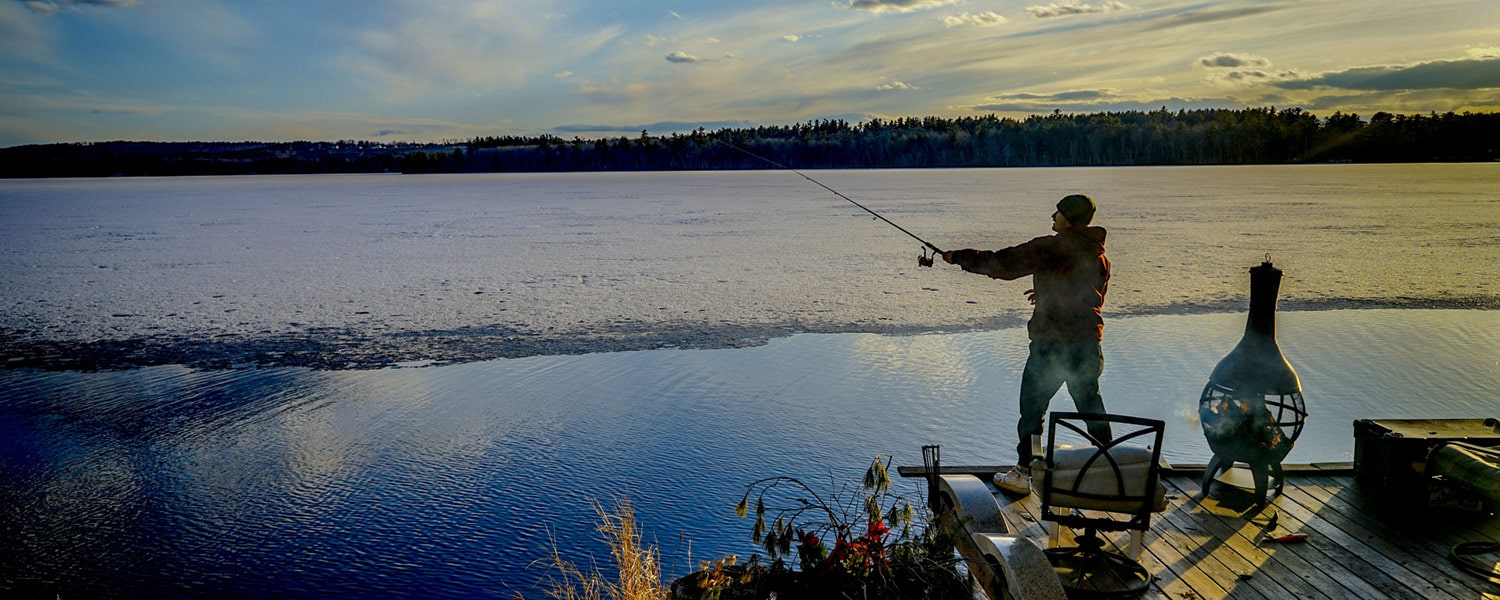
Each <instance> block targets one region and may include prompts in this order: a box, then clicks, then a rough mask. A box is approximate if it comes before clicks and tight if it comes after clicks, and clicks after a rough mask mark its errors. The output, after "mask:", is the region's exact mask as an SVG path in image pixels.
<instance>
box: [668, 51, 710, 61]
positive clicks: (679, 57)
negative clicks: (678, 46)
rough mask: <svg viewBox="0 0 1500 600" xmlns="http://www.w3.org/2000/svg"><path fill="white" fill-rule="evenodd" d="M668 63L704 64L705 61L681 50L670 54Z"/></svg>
mask: <svg viewBox="0 0 1500 600" xmlns="http://www.w3.org/2000/svg"><path fill="white" fill-rule="evenodd" d="M667 62H674V63H695V62H703V59H701V58H698V57H696V56H693V55H691V54H688V53H686V52H683V51H681V50H678V51H676V52H668V53H667Z"/></svg>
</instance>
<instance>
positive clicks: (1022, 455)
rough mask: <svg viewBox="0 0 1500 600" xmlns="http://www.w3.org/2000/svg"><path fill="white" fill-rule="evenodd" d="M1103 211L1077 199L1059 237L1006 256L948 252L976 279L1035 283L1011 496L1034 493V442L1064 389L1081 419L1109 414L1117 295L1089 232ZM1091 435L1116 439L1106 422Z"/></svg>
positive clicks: (1062, 206) (1056, 222)
mask: <svg viewBox="0 0 1500 600" xmlns="http://www.w3.org/2000/svg"><path fill="white" fill-rule="evenodd" d="M1095 208H1096V206H1095V204H1094V200H1093V199H1092V198H1089V197H1088V196H1085V195H1083V194H1072V195H1069V196H1066V197H1064V198H1063V199H1062V200H1061V201H1059V202H1058V203H1057V211H1056V212H1054V213H1052V231H1054V232H1056V233H1055V234H1054V235H1049V236H1044V237H1039V238H1036V239H1033V240H1031V241H1029V242H1026V243H1023V244H1020V245H1016V246H1011V247H1009V248H1005V249H1003V250H974V249H972V248H969V249H964V250H954V251H949V252H943V253H942V256H943V261H944V262H947V263H948V264H952V265H958V266H960V267H962V268H963V269H964V270H965V271H969V272H971V273H979V274H981V275H989V276H990V277H993V278H996V279H1005V280H1011V279H1018V278H1020V277H1024V276H1027V275H1030V276H1031V277H1032V289H1029V290H1026V296H1027V299H1029V300H1030V301H1031V303H1032V304H1033V305H1035V308H1034V309H1032V313H1031V321H1029V322H1028V323H1027V325H1026V330H1027V333H1028V337H1029V338H1030V339H1031V346H1030V355H1029V356H1028V357H1027V358H1026V370H1025V371H1023V372H1022V374H1021V402H1020V405H1021V406H1020V409H1021V419H1020V421H1019V422H1018V423H1017V425H1016V433H1017V434H1019V435H1020V438H1021V440H1020V443H1019V444H1017V446H1016V453H1017V455H1018V457H1017V459H1016V468H1015V469H1012V470H1010V471H1009V472H1004V473H997V474H995V478H994V481H995V485H996V486H997V487H999V488H1000V489H1001V490H1004V491H1006V492H1009V493H1011V494H1016V495H1022V496H1024V495H1026V494H1029V493H1031V459H1032V454H1031V436H1033V435H1041V433H1042V429H1043V421H1044V419H1045V418H1046V413H1047V408H1048V406H1049V405H1050V403H1051V401H1052V396H1053V395H1054V394H1056V393H1057V390H1058V389H1059V388H1061V387H1062V385H1063V384H1067V386H1068V395H1069V396H1072V397H1073V404H1074V406H1076V407H1077V409H1078V412H1082V413H1103V412H1104V398H1103V397H1101V396H1100V395H1099V374H1100V373H1102V372H1103V371H1104V353H1103V351H1102V350H1101V349H1100V347H1099V341H1100V339H1102V337H1103V334H1104V319H1103V317H1102V316H1101V315H1100V312H1099V309H1100V307H1102V306H1103V305H1104V295H1105V294H1106V293H1107V292H1108V291H1109V258H1107V257H1105V256H1104V234H1105V231H1104V228H1103V227H1094V226H1090V225H1089V223H1090V222H1091V221H1093V219H1094V210H1095ZM1089 434H1090V435H1092V436H1094V437H1095V438H1097V439H1098V440H1099V441H1100V442H1101V443H1102V442H1107V441H1109V440H1110V439H1112V436H1111V434H1110V429H1109V424H1108V423H1104V422H1091V423H1089Z"/></svg>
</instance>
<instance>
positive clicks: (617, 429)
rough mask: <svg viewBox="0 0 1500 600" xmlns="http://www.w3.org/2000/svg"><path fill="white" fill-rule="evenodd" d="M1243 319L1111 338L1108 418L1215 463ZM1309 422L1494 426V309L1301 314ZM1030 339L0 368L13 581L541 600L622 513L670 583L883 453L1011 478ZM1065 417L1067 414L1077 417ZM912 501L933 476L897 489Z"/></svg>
mask: <svg viewBox="0 0 1500 600" xmlns="http://www.w3.org/2000/svg"><path fill="white" fill-rule="evenodd" d="M1242 326H1243V317H1242V316H1240V315H1233V314H1226V315H1187V316H1169V317H1140V318H1129V319H1126V318H1116V319H1112V320H1111V321H1110V323H1109V329H1108V330H1107V332H1106V336H1105V353H1106V361H1107V365H1106V369H1105V375H1104V378H1103V379H1102V381H1101V385H1102V387H1103V390H1104V394H1105V399H1106V402H1107V403H1108V405H1109V407H1110V408H1111V410H1113V411H1115V412H1119V413H1127V414H1137V415H1140V416H1146V417H1152V418H1161V419H1165V420H1166V421H1167V422H1168V432H1167V433H1168V437H1167V443H1166V456H1167V458H1168V459H1169V460H1172V461H1175V462H1203V461H1204V460H1206V458H1207V456H1208V452H1207V449H1206V447H1204V444H1203V439H1202V436H1201V433H1200V431H1199V428H1198V426H1197V423H1196V420H1195V418H1196V414H1195V410H1196V399H1197V396H1198V393H1199V391H1201V390H1200V388H1201V385H1202V383H1203V381H1204V378H1205V377H1206V376H1207V373H1208V372H1209V371H1211V370H1212V368H1213V364H1214V363H1215V362H1216V361H1217V360H1218V358H1219V357H1221V356H1222V355H1223V354H1224V352H1226V351H1227V349H1228V348H1230V347H1232V346H1233V344H1234V343H1235V342H1236V341H1237V340H1238V338H1239V335H1240V333H1241V328H1242ZM1279 331H1280V333H1281V346H1282V348H1283V350H1284V351H1285V352H1286V353H1287V355H1288V358H1289V359H1290V360H1293V361H1294V362H1295V363H1296V364H1297V365H1298V368H1299V372H1300V374H1301V375H1302V377H1303V384H1304V388H1305V390H1306V392H1307V396H1308V399H1309V400H1308V402H1309V409H1310V411H1311V412H1312V418H1311V419H1310V420H1309V423H1308V430H1307V432H1306V433H1305V434H1304V436H1303V439H1302V440H1299V442H1298V446H1297V448H1296V449H1295V450H1294V451H1293V453H1292V456H1291V457H1289V459H1288V460H1289V461H1291V462H1311V461H1328V460H1348V459H1349V455H1350V452H1351V451H1352V429H1351V425H1350V424H1351V422H1352V420H1353V419H1355V418H1366V417H1385V418H1400V417H1473V416H1493V415H1489V414H1488V413H1491V412H1493V410H1494V405H1493V400H1492V399H1491V398H1492V396H1493V394H1492V393H1488V394H1481V396H1482V397H1481V398H1477V399H1476V396H1475V394H1474V392H1475V391H1476V390H1481V391H1493V390H1495V389H1500V385H1497V383H1500V382H1497V378H1500V376H1497V365H1500V350H1497V348H1500V346H1497V343H1496V332H1497V331H1500V313H1493V312H1484V311H1417V310H1406V311H1357V312H1325V313H1296V312H1291V313H1288V312H1283V313H1282V314H1281V327H1280V328H1279ZM1024 336H1025V333H1024V331H1023V330H1020V329H1013V330H1002V331H993V332H975V333H970V334H957V335H920V336H912V337H882V336H874V335H830V336H796V337H792V338H787V339H779V340H775V341H773V342H772V343H771V344H769V345H767V346H763V347H756V348H744V349H735V350H712V351H685V350H661V351H650V352H630V353H616V354H597V355H584V356H560V357H534V358H526V359H516V360H502V361H493V362H486V363H473V364H464V365H455V366H446V367H432V368H421V369H393V370H382V371H334V372H325V371H306V370H299V369H270V370H248V371H216V372H195V371H190V370H187V369H183V368H178V367H155V368H148V369H139V370H134V371H122V372H109V373H88V374H80V373H43V372H32V371H8V372H3V373H0V389H5V390H8V391H7V392H5V393H4V396H3V401H0V534H4V535H5V536H6V537H7V539H8V540H11V542H10V544H9V546H10V551H8V552H6V553H3V556H0V573H4V574H6V575H5V578H6V579H5V580H4V581H0V583H4V584H7V585H8V584H11V583H13V582H14V581H15V579H16V578H34V579H40V580H44V581H49V582H54V583H55V584H56V587H57V589H58V591H61V592H62V593H63V596H64V597H92V596H110V595H113V596H153V597H187V596H195V597H196V596H224V597H250V596H265V595H267V594H271V593H272V592H275V593H276V595H282V596H290V597H310V596H327V595H364V594H371V593H378V594H380V595H384V596H394V597H403V596H411V597H416V596H420V597H443V596H468V595H506V594H511V593H515V592H523V593H527V594H529V595H531V596H536V595H537V594H536V593H535V590H532V589H531V587H530V586H531V585H533V584H534V583H535V582H536V581H538V580H539V578H540V576H541V574H542V573H541V572H540V571H538V570H537V569H536V568H533V567H532V566H531V564H532V561H534V560H536V559H537V558H539V557H542V556H544V555H546V553H547V551H548V548H549V547H550V544H551V541H550V540H551V539H553V538H555V539H556V542H557V544H558V545H559V546H560V547H561V548H563V549H564V550H565V551H568V552H570V553H577V554H575V556H577V557H578V558H579V560H582V561H585V562H587V560H588V559H586V558H585V555H592V556H596V557H604V556H607V551H606V549H605V548H604V547H603V546H602V543H601V542H599V541H598V540H597V539H596V538H595V537H594V535H593V531H592V530H593V525H594V521H595V514H594V508H593V502H594V501H595V500H598V501H602V502H604V503H606V504H608V503H609V502H610V501H611V500H612V499H614V498H617V497H620V496H624V495H628V496H629V497H630V499H631V500H632V501H633V503H634V504H635V505H636V508H637V512H638V514H639V515H640V517H641V518H642V521H643V524H644V525H645V527H646V530H647V531H646V533H647V536H648V539H652V540H654V541H655V542H656V543H657V544H658V545H659V546H660V548H661V551H662V554H663V559H664V560H665V561H666V562H667V563H668V568H669V570H670V571H673V572H677V573H680V572H682V571H684V570H685V569H687V568H690V567H691V561H690V560H689V557H690V556H691V558H692V559H693V560H697V559H703V558H709V557H712V556H718V555H722V554H725V553H729V552H736V553H740V554H741V555H744V554H748V553H749V552H750V551H751V550H752V548H751V547H750V546H749V543H748V531H749V526H748V525H749V524H748V523H746V522H743V521H740V520H738V519H735V518H734V517H733V515H732V510H731V509H732V505H733V503H734V502H735V501H736V500H737V499H738V496H739V494H740V493H741V492H742V491H743V486H744V485H745V484H746V483H748V482H749V481H751V480H753V479H755V478H758V477H763V476H767V475H776V474H788V475H796V476H800V477H804V478H806V479H808V480H809V481H811V482H814V483H815V484H823V483H827V482H829V480H830V479H837V480H840V481H847V480H852V479H853V478H855V477H857V476H858V474H859V473H861V472H862V469H863V467H864V466H865V464H866V462H867V461H868V460H869V459H870V457H872V456H874V455H875V454H878V453H883V452H885V453H894V454H895V455H896V459H897V462H898V463H901V464H916V463H918V461H920V454H919V451H920V446H921V445H923V444H928V443H941V444H943V446H944V452H943V454H944V459H945V462H948V463H950V464H956V463H971V464H976V463H977V464H1004V463H1005V462H1007V461H1009V460H1012V459H1013V457H1012V456H1010V454H1009V453H1010V452H1011V450H1010V449H1011V448H1013V447H1014V442H1013V436H1014V435H1015V434H1014V422H1015V395H1016V387H1017V385H1018V382H1019V376H1020V370H1021V366H1022V365H1023V364H1024V362H1025V339H1024ZM1069 405H1070V403H1068V402H1067V401H1066V400H1061V404H1060V406H1063V407H1067V406H1069ZM901 483H902V485H904V486H908V488H909V492H908V493H910V494H912V495H913V496H914V497H915V496H918V495H919V494H920V492H919V491H918V486H917V485H916V484H915V483H914V482H901Z"/></svg>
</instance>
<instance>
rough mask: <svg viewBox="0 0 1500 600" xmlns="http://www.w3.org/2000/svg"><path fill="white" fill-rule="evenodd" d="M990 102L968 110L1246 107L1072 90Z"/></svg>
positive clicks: (1223, 102) (1230, 100)
mask: <svg viewBox="0 0 1500 600" xmlns="http://www.w3.org/2000/svg"><path fill="white" fill-rule="evenodd" d="M986 100H987V102H985V103H983V104H979V105H975V106H970V107H968V108H969V109H970V110H973V111H975V112H999V113H1028V114H1033V115H1035V114H1046V113H1051V112H1053V111H1062V112H1067V113H1092V112H1121V111H1142V112H1149V111H1154V110H1160V109H1162V108H1163V107H1171V108H1174V109H1176V108H1182V109H1188V110H1195V109H1215V108H1244V107H1245V106H1247V103H1246V102H1243V101H1240V100H1238V99H1235V98H1182V97H1177V96H1172V97H1168V98H1161V97H1156V96H1151V95H1144V96H1139V97H1130V96H1125V95H1122V94H1120V93H1119V91H1117V90H1114V89H1111V88H1100V89H1092V90H1087V89H1085V90H1070V91H1065V92H1054V93H1050V94H1035V93H1016V94H997V95H995V96H991V97H990V98H987V99H986Z"/></svg>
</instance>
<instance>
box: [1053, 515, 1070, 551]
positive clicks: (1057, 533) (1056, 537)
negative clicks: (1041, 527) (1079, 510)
mask: <svg viewBox="0 0 1500 600" xmlns="http://www.w3.org/2000/svg"><path fill="white" fill-rule="evenodd" d="M1056 510H1057V514H1059V515H1067V514H1071V513H1072V512H1073V509H1070V508H1057V509H1056ZM1062 530H1063V526H1062V524H1061V523H1053V524H1052V532H1051V533H1049V534H1048V535H1047V547H1048V548H1056V547H1057V545H1058V544H1059V543H1062Z"/></svg>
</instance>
